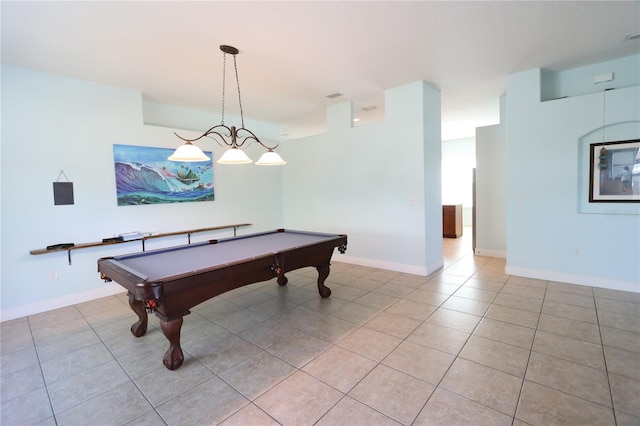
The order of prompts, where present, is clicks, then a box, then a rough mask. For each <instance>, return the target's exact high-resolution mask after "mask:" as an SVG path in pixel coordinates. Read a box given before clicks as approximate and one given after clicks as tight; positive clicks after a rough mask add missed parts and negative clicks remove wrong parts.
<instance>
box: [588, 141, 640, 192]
mask: <svg viewBox="0 0 640 426" xmlns="http://www.w3.org/2000/svg"><path fill="white" fill-rule="evenodd" d="M589 148H590V149H589V151H590V155H589V158H590V167H589V171H590V175H589V202H590V203H640V139H633V140H625V141H616V142H600V143H592V144H591V145H590V146H589Z"/></svg>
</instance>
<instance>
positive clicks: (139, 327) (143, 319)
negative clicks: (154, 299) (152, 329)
mask: <svg viewBox="0 0 640 426" xmlns="http://www.w3.org/2000/svg"><path fill="white" fill-rule="evenodd" d="M129 306H131V310H132V311H133V312H135V313H136V315H137V316H138V321H136V322H135V323H133V325H132V326H131V334H133V335H134V336H136V337H140V336H144V334H145V333H146V332H147V322H148V316H147V310H146V309H145V306H144V302H142V301H140V300H136V298H135V296H134V295H133V293H131V292H129Z"/></svg>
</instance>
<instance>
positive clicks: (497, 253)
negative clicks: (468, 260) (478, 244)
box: [473, 248, 507, 259]
mask: <svg viewBox="0 0 640 426" xmlns="http://www.w3.org/2000/svg"><path fill="white" fill-rule="evenodd" d="M473 254H475V255H478V256H486V257H500V258H502V259H506V258H507V252H506V251H505V250H490V249H483V248H476V249H475V251H474V252H473Z"/></svg>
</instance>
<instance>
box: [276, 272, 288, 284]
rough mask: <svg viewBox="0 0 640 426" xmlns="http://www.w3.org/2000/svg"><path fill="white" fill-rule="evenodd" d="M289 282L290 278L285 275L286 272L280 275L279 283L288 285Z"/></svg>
mask: <svg viewBox="0 0 640 426" xmlns="http://www.w3.org/2000/svg"><path fill="white" fill-rule="evenodd" d="M288 282H289V278H287V277H285V276H284V274H280V275H278V285H280V286H282V285H287V283H288Z"/></svg>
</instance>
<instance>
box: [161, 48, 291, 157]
mask: <svg viewBox="0 0 640 426" xmlns="http://www.w3.org/2000/svg"><path fill="white" fill-rule="evenodd" d="M220 50H221V51H222V52H223V53H224V57H223V65H222V112H221V115H222V118H221V120H220V124H216V125H215V126H213V127H211V128H210V129H209V130H207V131H206V132H204V133H203V134H202V135H201V136H199V137H197V138H195V139H186V138H183V137H182V136H180V135H179V134H177V133H175V132H174V134H175V135H176V136H177V137H179V138H180V139H182V140H183V141H185V144H184V145H182V146H180V147H178V149H176V150H175V152H174V153H173V154H171V156H169V158H168V159H169V160H170V161H185V162H197V161H208V160H210V158H209V157H208V156H207V155H206V154H205V153H204V152H202V150H201V149H200V148H198V147H197V146H195V145H194V144H193V142H196V141H198V140H200V139H202V138H204V137H208V138H211V139H213V140H215V141H216V142H217V143H218V144H219V145H220V146H222V147H226V148H228V149H227V151H226V152H225V153H224V154H223V155H222V157H220V159H219V160H218V161H217V163H220V164H248V163H253V160H251V159H250V158H249V157H248V156H247V154H245V153H244V151H242V150H241V148H243V147H244V146H245V144H246V145H249V144H250V143H251V142H257V143H258V144H260V145H261V146H262V147H263V148H265V149H266V150H267V152H265V153H264V154H262V156H261V157H260V159H259V160H258V161H257V162H256V164H257V165H259V166H278V165H283V164H287V163H286V161H284V160H283V159H282V157H280V155H278V154H277V153H276V152H274V151H273V150H274V149H276V148H277V147H278V145H276V146H274V147H269V146H267V145H265V144H264V143H263V142H262V141H260V139H259V138H258V137H257V136H256V135H255V134H254V133H253V132H252V131H251V130H249V129H247V128H245V127H244V113H243V111H242V99H241V97H240V79H239V78H238V65H237V63H236V55H237V54H238V53H239V50H238V49H236V48H235V47H233V46H228V45H225V44H223V45H221V46H220ZM227 55H232V56H233V68H234V70H235V74H236V86H237V88H238V104H239V106H240V121H241V127H240V128H236V127H235V126H231V127H229V126H227V125H226V124H224V100H225V99H224V95H225V80H226V70H227Z"/></svg>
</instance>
